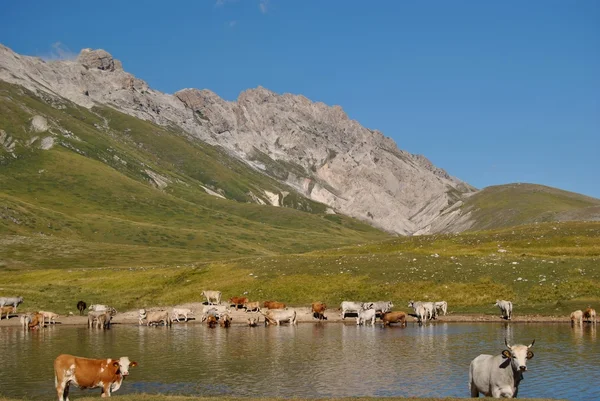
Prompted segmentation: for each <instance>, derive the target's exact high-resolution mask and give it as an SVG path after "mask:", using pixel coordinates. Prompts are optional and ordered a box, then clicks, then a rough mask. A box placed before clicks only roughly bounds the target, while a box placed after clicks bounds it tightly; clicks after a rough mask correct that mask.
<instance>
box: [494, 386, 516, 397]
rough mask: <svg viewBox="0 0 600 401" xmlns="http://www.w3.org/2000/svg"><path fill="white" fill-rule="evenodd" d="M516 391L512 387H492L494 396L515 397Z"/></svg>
mask: <svg viewBox="0 0 600 401" xmlns="http://www.w3.org/2000/svg"><path fill="white" fill-rule="evenodd" d="M513 395H514V391H513V389H512V388H510V387H494V388H492V397H494V398H513Z"/></svg>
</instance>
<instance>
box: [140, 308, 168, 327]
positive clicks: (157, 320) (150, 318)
mask: <svg viewBox="0 0 600 401" xmlns="http://www.w3.org/2000/svg"><path fill="white" fill-rule="evenodd" d="M162 322H165V326H171V325H172V324H173V320H172V319H171V316H170V314H169V312H168V311H166V310H164V311H156V312H148V315H147V316H146V326H150V325H151V324H155V325H157V326H158V325H159V324H161V323H162Z"/></svg>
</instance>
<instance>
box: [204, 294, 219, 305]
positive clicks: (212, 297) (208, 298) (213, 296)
mask: <svg viewBox="0 0 600 401" xmlns="http://www.w3.org/2000/svg"><path fill="white" fill-rule="evenodd" d="M202 296H203V297H204V298H206V302H207V303H208V304H209V305H219V304H220V303H221V291H208V290H204V291H202ZM213 301H214V302H213Z"/></svg>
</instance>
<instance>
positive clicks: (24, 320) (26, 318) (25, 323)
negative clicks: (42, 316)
mask: <svg viewBox="0 0 600 401" xmlns="http://www.w3.org/2000/svg"><path fill="white" fill-rule="evenodd" d="M19 323H21V328H22V329H23V330H27V328H28V327H29V323H31V314H29V313H26V314H24V315H21V316H19Z"/></svg>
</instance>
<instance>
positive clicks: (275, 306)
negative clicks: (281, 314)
mask: <svg viewBox="0 0 600 401" xmlns="http://www.w3.org/2000/svg"><path fill="white" fill-rule="evenodd" d="M263 306H264V307H265V308H268V309H285V308H286V305H285V304H284V303H283V302H277V301H265V302H263Z"/></svg>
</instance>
